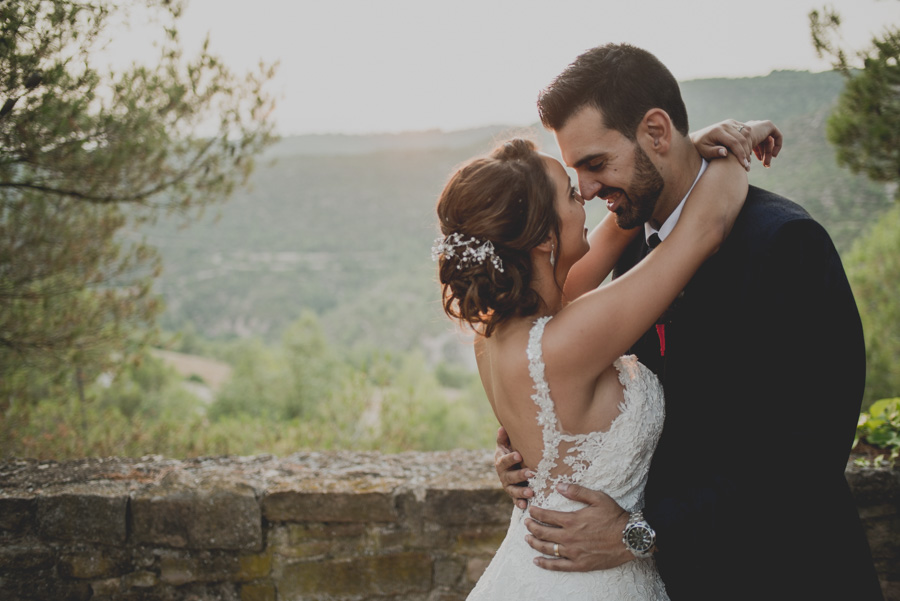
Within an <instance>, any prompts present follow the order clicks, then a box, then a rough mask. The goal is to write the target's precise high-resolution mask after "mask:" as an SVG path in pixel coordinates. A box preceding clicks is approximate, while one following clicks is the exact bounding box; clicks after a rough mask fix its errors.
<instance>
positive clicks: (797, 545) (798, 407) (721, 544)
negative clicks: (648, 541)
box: [497, 45, 882, 601]
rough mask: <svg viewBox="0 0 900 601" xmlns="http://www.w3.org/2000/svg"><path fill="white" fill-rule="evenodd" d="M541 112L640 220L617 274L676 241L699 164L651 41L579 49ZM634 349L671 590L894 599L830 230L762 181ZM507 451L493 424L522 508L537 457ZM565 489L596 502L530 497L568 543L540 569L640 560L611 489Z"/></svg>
mask: <svg viewBox="0 0 900 601" xmlns="http://www.w3.org/2000/svg"><path fill="white" fill-rule="evenodd" d="M538 108H539V111H540V114H541V120H542V122H543V124H544V126H545V127H547V128H549V129H551V130H553V132H554V133H555V135H556V138H557V142H558V143H559V147H560V150H561V151H562V156H563V159H564V161H565V163H566V164H567V165H568V166H569V167H572V168H574V169H575V171H576V173H577V175H578V183H579V187H580V190H581V194H582V195H583V196H584V198H585V199H590V198H593V197H595V196H599V197H600V198H605V199H607V207H608V208H609V209H610V210H611V211H614V212H615V213H616V215H617V220H618V221H619V223H620V225H621V226H622V227H625V228H633V227H638V226H641V227H643V228H644V234H645V235H644V236H638V237H637V238H636V240H635V243H634V244H632V246H631V247H630V248H629V249H628V250H627V251H626V252H625V254H624V255H623V257H622V258H621V260H620V262H619V264H618V266H617V269H616V275H621V274H622V273H623V272H625V271H627V270H628V269H630V268H631V267H632V266H634V265H635V264H636V263H637V262H638V261H640V260H641V259H642V258H643V257H644V256H645V255H646V254H647V252H649V249H648V240H649V239H650V238H651V235H653V237H654V238H655V237H656V236H658V237H659V239H661V240H662V241H663V243H664V241H665V238H666V236H667V235H668V234H669V232H671V230H672V228H673V227H674V225H675V222H676V221H677V219H678V216H679V214H680V207H681V206H682V204H681V203H682V202H683V200H684V199H685V198H686V196H687V194H689V191H690V188H691V186H692V185H693V183H694V181H695V179H696V178H698V177H700V174H702V168H703V160H702V159H701V158H700V156H699V155H698V154H697V151H696V150H695V149H694V147H693V145H692V144H686V143H684V142H685V137H686V136H687V134H688V123H687V112H686V110H685V107H684V103H683V101H682V99H681V94H680V91H679V89H678V84H677V83H676V81H675V79H674V78H673V76H672V74H671V73H670V72H669V71H668V70H667V69H666V67H665V66H664V65H662V64H661V63H660V62H659V61H658V60H657V59H656V58H655V57H654V56H653V55H651V54H649V53H648V52H646V51H643V50H640V49H638V48H634V47H632V46H628V45H607V46H602V47H599V48H594V49H592V50H590V51H588V52H586V53H584V54H583V55H581V56H579V57H578V58H577V59H576V60H575V62H574V63H573V64H571V65H570V66H569V67H568V68H567V69H566V70H565V71H564V72H563V73H562V74H560V75H559V76H558V77H557V78H556V80H554V82H553V83H551V84H550V86H549V87H548V88H547V89H545V90H544V91H543V92H542V94H541V97H540V99H539V101H538ZM651 109H662V110H663V111H664V112H665V115H666V116H667V118H664V119H662V120H660V119H658V118H656V119H653V120H652V121H651V120H648V119H649V118H648V115H657V116H658V115H659V114H660V112H659V111H651ZM745 127H747V126H746V125H742V124H740V123H737V124H736V125H735V134H736V135H744V134H745V133H746V132H745V131H744V128H745ZM770 150H771V149H770ZM776 152H777V151H776ZM766 163H768V157H767V160H766ZM633 352H634V353H635V354H637V355H638V357H639V358H640V360H641V361H642V362H644V363H645V364H647V365H648V366H649V367H650V368H651V369H653V370H654V371H655V372H656V373H657V375H658V376H659V378H660V380H661V381H662V383H663V386H664V388H665V395H666V422H665V427H664V430H663V434H662V438H661V439H660V442H659V446H658V448H657V451H656V454H655V455H654V459H653V463H652V466H651V468H650V474H649V481H648V485H647V490H646V502H645V507H644V510H643V518H644V520H645V521H646V523H647V524H648V525H649V527H650V529H652V530H653V531H655V543H656V548H655V557H656V562H657V565H658V568H659V571H660V573H661V575H662V577H663V580H664V581H665V583H666V588H667V590H668V593H669V595H670V596H671V598H672V599H673V600H676V601H677V600H681V599H684V600H689V601H699V600H705V599H717V600H718V599H748V600H749V599H753V600H760V599H792V600H793V599H854V600H863V599H865V600H876V599H881V598H882V595H881V591H880V588H879V585H878V581H877V579H876V576H875V572H874V568H873V565H872V559H871V556H870V552H869V548H868V544H867V542H866V539H865V536H864V534H863V531H862V528H861V525H860V522H859V517H858V515H857V512H856V507H855V504H854V501H853V497H852V496H851V493H850V490H849V487H848V485H847V482H846V480H845V478H844V469H845V467H846V463H847V457H848V453H849V450H850V446H851V444H852V441H853V437H854V432H855V427H856V422H857V417H858V414H859V409H860V400H861V397H862V391H863V386H864V381H865V353H864V345H863V337H862V329H861V325H860V321H859V315H858V313H857V309H856V304H855V302H854V299H853V295H852V293H851V291H850V287H849V285H848V283H847V278H846V276H845V275H844V270H843V267H842V266H841V262H840V259H839V257H838V254H837V252H836V251H835V249H834V246H833V245H832V243H831V240H830V239H829V237H828V234H827V233H826V232H825V230H824V229H823V228H822V226H820V225H819V224H818V223H816V222H815V221H813V219H812V218H810V216H809V215H808V214H807V213H806V212H805V211H804V210H803V209H802V208H800V207H799V206H798V205H796V204H794V203H792V202H791V201H789V200H787V199H784V198H782V197H780V196H777V195H775V194H772V193H771V192H767V191H765V190H761V189H759V188H755V187H753V186H751V187H750V191H749V193H748V195H747V200H746V204H745V206H744V209H743V211H742V213H741V215H740V217H739V218H738V220H737V222H736V223H735V225H734V228H733V230H732V232H731V234H730V236H729V237H728V239H727V241H726V242H725V244H724V245H723V246H722V248H721V249H720V251H719V252H718V253H717V254H716V255H714V256H713V257H712V258H711V259H710V260H709V261H707V263H706V264H705V265H703V267H701V269H700V270H699V271H698V272H697V274H696V275H695V276H694V278H693V279H692V280H691V282H690V283H689V284H688V286H687V287H686V288H685V290H684V292H683V294H682V296H681V297H680V298H679V299H678V300H677V301H676V303H675V304H674V305H673V306H672V307H671V308H670V310H669V311H667V312H666V315H665V316H664V317H663V318H661V322H660V323H659V324H658V325H657V327H655V328H651V330H650V331H648V332H647V334H646V335H645V336H644V337H643V338H642V339H641V340H640V341H639V342H638V343H637V344H636V345H635V346H634V348H633ZM506 445H508V441H507V440H505V435H504V434H502V433H501V435H500V436H499V437H498V459H497V470H498V473H499V474H500V477H501V480H502V481H503V483H504V485H505V486H506V488H507V490H508V491H510V494H512V495H513V496H514V497H516V498H518V499H520V502H521V499H522V498H524V496H526V495H527V496H530V492H525V491H528V489H525V488H521V487H518V486H515V485H516V484H518V483H520V482H521V481H522V480H523V477H524V474H525V472H526V470H524V469H515V466H514V465H513V464H514V463H515V462H516V461H517V460H518V459H519V456H518V454H516V453H510V452H509V451H508V449H504V447H505V446H506ZM561 492H563V494H564V495H565V496H567V497H569V498H571V499H575V500H578V501H582V502H584V503H586V504H587V507H585V508H584V509H582V510H580V511H577V512H574V513H568V514H566V513H558V512H553V511H548V510H541V509H539V508H532V510H531V516H532V517H533V518H534V519H532V520H529V521H528V529H529V530H530V532H531V535H530V536H529V537H528V541H529V543H530V544H531V546H532V547H534V549H535V550H536V551H539V552H541V553H543V554H545V555H547V556H551V557H552V556H553V554H554V545H556V544H558V547H555V548H556V549H557V550H558V554H559V556H560V558H559V559H556V558H553V559H548V558H545V557H540V558H537V559H536V561H537V563H538V564H539V565H540V566H541V567H543V568H546V569H548V570H566V571H588V570H597V569H606V568H610V567H613V566H615V565H618V564H621V563H624V562H625V561H629V560H630V559H633V558H634V555H633V554H632V553H631V552H630V551H629V550H628V549H627V548H626V546H625V544H624V543H623V530H624V528H625V526H626V523H627V521H628V519H629V515H628V514H627V513H625V511H624V510H623V509H622V508H621V507H619V506H618V505H617V504H616V503H615V502H614V501H613V500H612V499H610V498H609V497H608V496H606V495H605V494H603V493H602V492H600V491H591V490H586V489H583V488H581V487H579V486H576V485H569V486H568V487H567V489H566V490H564V491H561ZM535 520H538V521H535ZM540 522H543V524H541V523H540ZM536 555H537V554H536Z"/></svg>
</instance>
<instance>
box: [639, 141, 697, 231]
mask: <svg viewBox="0 0 900 601" xmlns="http://www.w3.org/2000/svg"><path fill="white" fill-rule="evenodd" d="M685 142H686V143H685ZM668 158H669V161H668V162H667V164H666V165H665V166H664V172H663V174H662V175H663V181H664V182H665V183H664V185H663V190H662V193H661V194H660V195H659V199H658V200H657V201H656V208H655V210H654V211H653V215H652V216H651V217H650V225H652V226H653V227H654V228H656V229H659V228H660V227H661V226H662V224H663V223H665V222H666V219H668V218H669V216H670V215H671V214H672V212H673V211H674V210H675V209H676V208H677V207H678V205H679V204H681V201H682V200H683V199H684V197H685V196H686V195H687V193H688V191H689V190H690V189H691V186H692V185H693V184H694V180H696V179H697V174H698V173H699V172H700V167H701V165H702V163H703V159H702V158H700V154H699V153H698V152H697V149H696V148H694V145H693V144H692V143H691V141H690V139H689V138H684V139H679V140H678V141H677V142H673V147H672V152H671V153H670V156H669V157H668Z"/></svg>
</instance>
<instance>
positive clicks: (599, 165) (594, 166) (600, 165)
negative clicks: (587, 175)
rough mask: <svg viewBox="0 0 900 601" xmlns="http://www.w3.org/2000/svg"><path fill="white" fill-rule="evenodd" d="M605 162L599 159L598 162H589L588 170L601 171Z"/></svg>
mask: <svg viewBox="0 0 900 601" xmlns="http://www.w3.org/2000/svg"><path fill="white" fill-rule="evenodd" d="M604 164H605V163H604V162H603V161H598V162H596V163H590V164H588V171H599V170H600V169H602V168H603V165H604Z"/></svg>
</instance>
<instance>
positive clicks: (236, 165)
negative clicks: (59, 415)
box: [0, 0, 272, 409]
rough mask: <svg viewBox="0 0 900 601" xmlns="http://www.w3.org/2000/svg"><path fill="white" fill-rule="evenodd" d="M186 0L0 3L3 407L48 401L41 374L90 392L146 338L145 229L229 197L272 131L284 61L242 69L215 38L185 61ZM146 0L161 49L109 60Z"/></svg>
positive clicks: (150, 306) (148, 255)
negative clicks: (104, 62) (229, 63)
mask: <svg viewBox="0 0 900 601" xmlns="http://www.w3.org/2000/svg"><path fill="white" fill-rule="evenodd" d="M181 4H182V3H181V2H177V1H172V0H144V1H143V2H141V3H132V4H131V5H128V4H126V3H121V2H116V1H113V0H93V1H91V2H87V1H78V0H43V1H40V2H34V1H29V0H6V1H5V2H2V3H0V102H2V107H0V148H2V153H0V409H4V408H8V407H11V406H13V405H15V404H17V403H24V402H31V401H33V400H35V399H37V398H40V396H41V395H40V394H38V393H39V392H40V391H39V390H37V388H40V386H37V387H36V386H35V385H34V384H32V383H30V382H31V381H32V380H40V381H41V382H42V384H41V386H50V385H54V386H56V387H57V391H58V392H59V391H62V390H64V389H65V388H66V387H67V386H71V382H72V381H73V378H74V381H75V382H76V385H77V388H78V391H79V395H80V398H81V402H82V404H83V403H84V400H85V390H84V389H85V386H86V385H87V383H88V382H91V381H93V379H95V378H96V377H97V376H98V375H99V374H100V373H101V372H104V371H107V370H109V369H110V368H111V367H112V365H113V363H114V362H116V361H121V358H122V357H123V356H126V355H127V354H128V353H130V352H133V351H134V350H135V349H137V348H140V347H141V345H142V344H143V343H145V342H146V340H147V339H148V336H149V335H150V333H152V332H151V328H152V325H153V323H154V320H155V318H156V316H157V315H158V313H159V311H160V309H161V305H160V304H159V302H158V301H157V299H156V298H155V297H154V296H153V294H152V293H151V286H152V282H153V279H154V278H155V277H156V276H157V275H158V273H159V261H158V258H157V256H156V254H155V252H154V250H153V249H152V248H151V247H150V246H149V245H148V244H146V243H145V242H144V241H143V240H142V239H141V238H140V236H137V235H135V233H134V230H135V227H136V226H137V224H138V223H141V222H146V221H152V220H153V219H155V218H156V217H157V216H158V215H159V214H160V213H161V212H163V213H168V212H175V213H178V214H179V215H181V216H182V218H183V219H184V218H186V217H187V215H188V213H190V212H193V211H199V210H201V209H202V208H203V207H204V206H207V205H208V204H210V203H212V202H214V201H217V200H221V199H223V198H225V197H226V196H228V195H229V194H230V193H231V192H232V191H233V190H234V188H235V186H236V185H238V184H240V183H242V182H244V181H245V180H246V178H247V177H248V176H249V174H250V172H251V169H252V167H253V160H252V159H253V156H254V155H255V154H256V153H258V152H259V151H260V150H261V149H262V148H263V147H264V146H265V145H266V144H268V143H269V142H270V141H271V135H270V132H271V127H272V125H271V123H270V121H269V118H268V117H269V112H270V110H271V108H272V100H271V99H270V98H269V97H268V96H267V95H266V94H264V93H263V91H262V85H263V84H264V83H265V82H266V81H267V80H268V79H269V78H271V76H272V69H271V68H269V67H262V68H261V69H260V72H259V73H254V74H249V75H247V76H243V77H237V76H235V75H234V74H232V73H231V72H230V71H229V70H228V69H227V67H226V66H225V65H224V64H223V63H222V62H221V61H220V60H219V59H218V58H217V57H215V56H213V55H211V54H210V53H209V52H208V50H207V48H206V47H204V48H203V50H201V52H200V53H199V54H198V55H197V56H196V57H195V58H193V59H186V58H185V57H184V56H183V53H182V51H181V48H180V42H179V38H178V31H177V27H176V22H177V19H178V17H179V15H180V12H181ZM141 6H142V7H143V8H144V9H146V13H147V14H148V15H150V18H152V19H155V20H157V21H159V22H160V31H161V33H163V34H164V36H163V40H162V42H161V43H160V45H159V52H160V55H159V59H158V61H157V62H155V63H154V64H153V65H152V66H145V65H133V66H132V67H131V68H129V69H127V70H125V71H123V72H120V73H105V72H102V71H101V70H100V69H98V68H97V67H95V66H94V64H93V61H94V60H95V58H94V57H95V50H96V49H97V48H98V46H100V45H102V44H103V43H104V41H105V40H106V39H107V38H108V36H109V35H110V34H109V31H108V29H109V28H110V27H111V25H112V24H113V23H114V22H117V20H120V17H121V19H124V20H125V21H126V22H127V20H128V16H129V15H130V14H131V12H132V11H135V12H139V11H140V9H141ZM141 15H142V16H143V15H144V13H141ZM47 373H55V374H56V376H57V377H54V378H48V377H46V374H47ZM51 380H52V381H51ZM35 395H37V396H35Z"/></svg>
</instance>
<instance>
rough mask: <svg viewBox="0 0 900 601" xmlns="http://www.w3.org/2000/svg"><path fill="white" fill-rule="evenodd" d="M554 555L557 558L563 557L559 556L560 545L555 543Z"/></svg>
mask: <svg viewBox="0 0 900 601" xmlns="http://www.w3.org/2000/svg"><path fill="white" fill-rule="evenodd" d="M553 554H554V555H556V556H557V557H561V555H560V554H559V543H553Z"/></svg>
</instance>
